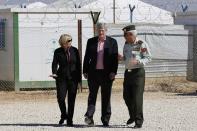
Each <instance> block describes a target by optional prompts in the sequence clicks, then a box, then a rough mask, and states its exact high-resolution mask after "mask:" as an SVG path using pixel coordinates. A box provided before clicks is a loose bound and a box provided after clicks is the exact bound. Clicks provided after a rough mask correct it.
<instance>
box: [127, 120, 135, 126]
mask: <svg viewBox="0 0 197 131" xmlns="http://www.w3.org/2000/svg"><path fill="white" fill-rule="evenodd" d="M133 122H135V120H133V119H131V118H130V119H129V120H128V121H127V125H130V124H132V123H133Z"/></svg>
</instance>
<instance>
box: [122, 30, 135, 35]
mask: <svg viewBox="0 0 197 131" xmlns="http://www.w3.org/2000/svg"><path fill="white" fill-rule="evenodd" d="M127 32H130V33H132V34H133V35H134V36H137V30H130V31H127ZM127 32H125V33H124V35H125V34H126V33H127Z"/></svg>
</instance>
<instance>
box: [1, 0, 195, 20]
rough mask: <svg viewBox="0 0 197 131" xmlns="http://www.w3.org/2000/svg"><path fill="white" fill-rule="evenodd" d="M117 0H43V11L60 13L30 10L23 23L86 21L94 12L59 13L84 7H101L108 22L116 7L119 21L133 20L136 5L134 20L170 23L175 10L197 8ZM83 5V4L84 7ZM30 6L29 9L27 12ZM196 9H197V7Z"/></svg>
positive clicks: (184, 2)
mask: <svg viewBox="0 0 197 131" xmlns="http://www.w3.org/2000/svg"><path fill="white" fill-rule="evenodd" d="M120 1H121V0H116V3H115V7H113V0H109V1H102V0H83V1H82V0H62V1H58V0H41V2H45V3H48V6H46V7H43V10H44V11H45V12H47V10H48V9H49V8H53V9H55V10H56V11H57V15H53V18H51V17H50V14H47V13H43V14H42V15H40V16H39V17H37V18H33V17H32V16H33V15H32V14H31V15H30V13H27V14H26V16H25V18H23V20H24V21H23V22H26V23H29V22H40V23H43V21H45V22H46V21H48V22H52V23H61V22H64V21H65V20H70V21H75V20H78V19H81V20H87V19H91V15H84V16H83V17H82V16H80V15H77V14H75V15H70V16H69V18H65V17H64V15H61V14H59V13H58V12H60V10H61V9H62V8H68V9H69V10H71V11H73V13H75V12H76V10H77V8H84V9H89V10H94V9H99V10H101V14H100V17H99V19H100V20H102V21H105V22H109V23H111V22H112V19H113V8H115V19H116V21H118V23H121V22H122V23H124V22H130V19H131V18H130V13H131V12H130V9H129V5H131V6H135V9H134V11H133V21H134V22H150V23H151V22H156V23H159V22H162V23H170V22H172V21H173V16H172V13H174V12H179V11H187V10H189V11H191V9H190V6H192V7H193V6H195V5H196V7H197V1H196V0H174V1H169V0H166V1H161V0H160V1H158V0H157V2H155V1H154V0H132V1H131V0H124V2H120ZM33 2H35V0H23V3H26V4H27V5H28V4H31V3H33ZM1 3H4V4H5V5H8V4H10V3H11V0H4V1H3V0H1ZM82 5H83V6H82ZM28 10H31V9H28V8H27V12H28ZM196 11H197V9H196Z"/></svg>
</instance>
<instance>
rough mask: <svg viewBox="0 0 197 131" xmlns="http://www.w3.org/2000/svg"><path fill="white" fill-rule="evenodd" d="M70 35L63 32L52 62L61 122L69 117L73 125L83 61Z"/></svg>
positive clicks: (68, 122) (69, 124)
mask: <svg viewBox="0 0 197 131" xmlns="http://www.w3.org/2000/svg"><path fill="white" fill-rule="evenodd" d="M71 42H72V38H71V36H70V35H67V34H63V35H62V36H61V37H60V39H59V43H60V46H61V47H60V48H57V49H56V50H55V52H54V57H53V62H52V73H53V75H52V77H53V78H55V79H56V87H57V100H58V104H59V108H60V111H61V119H60V121H59V124H63V123H64V120H66V119H67V125H68V126H73V121H72V119H73V114H74V106H75V98H76V93H77V87H78V83H79V82H81V62H80V57H79V52H78V50H77V48H75V47H73V46H71ZM67 92H68V112H67V111H66V104H65V97H66V94H67Z"/></svg>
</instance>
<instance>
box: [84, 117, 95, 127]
mask: <svg viewBox="0 0 197 131" xmlns="http://www.w3.org/2000/svg"><path fill="white" fill-rule="evenodd" d="M85 123H86V124H87V125H89V126H93V125H94V120H93V119H92V118H89V117H85Z"/></svg>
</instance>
